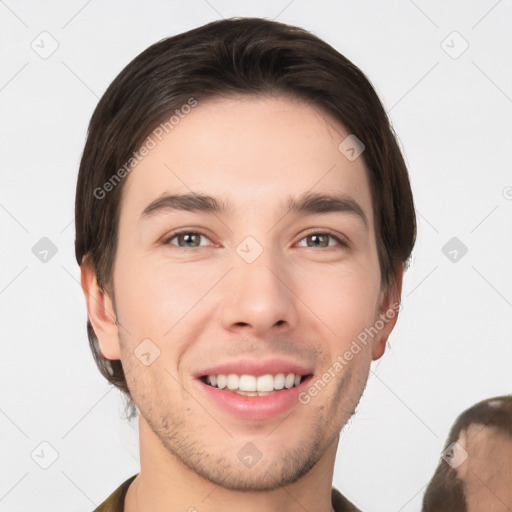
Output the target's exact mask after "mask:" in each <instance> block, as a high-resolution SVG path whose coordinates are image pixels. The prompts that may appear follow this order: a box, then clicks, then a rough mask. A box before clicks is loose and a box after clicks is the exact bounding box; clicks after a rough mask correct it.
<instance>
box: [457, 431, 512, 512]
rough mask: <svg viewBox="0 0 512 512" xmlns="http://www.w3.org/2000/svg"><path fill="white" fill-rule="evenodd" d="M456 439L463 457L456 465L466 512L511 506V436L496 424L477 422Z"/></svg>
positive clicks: (499, 511)
mask: <svg viewBox="0 0 512 512" xmlns="http://www.w3.org/2000/svg"><path fill="white" fill-rule="evenodd" d="M457 442H458V443H459V444H460V445H461V446H462V447H463V448H464V449H465V450H466V452H467V454H468V457H467V459H466V460H465V461H464V462H463V463H462V464H461V465H460V466H459V467H458V468H457V476H458V477H459V478H460V479H461V480H462V481H463V482H464V493H465V497H466V506H467V512H478V511H480V510H485V511H486V512H508V511H510V510H512V487H511V485H510V478H511V477H510V475H511V474H512V439H511V438H510V436H508V435H507V434H506V433H505V432H503V431H502V430H500V429H499V428H496V427H488V426H485V425H480V424H478V423H475V424H472V425H470V426H469V427H468V428H467V429H466V430H463V431H462V432H461V433H460V436H459V439H458V440H457Z"/></svg>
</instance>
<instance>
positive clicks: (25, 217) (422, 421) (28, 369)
mask: <svg viewBox="0 0 512 512" xmlns="http://www.w3.org/2000/svg"><path fill="white" fill-rule="evenodd" d="M511 14H512V6H511V2H510V1H507V0H502V1H494V0H493V1H464V2H454V1H452V2H449V1H446V0H444V1H442V2H441V1H439V2H432V1H429V2H427V1H420V0H417V1H416V2H413V1H408V0H401V1H388V2H377V1H357V2H356V1H353V2H352V1H337V2H327V1H317V2H306V1H301V0H294V1H293V0H292V1H291V2H290V0H283V1H277V0H274V1H266V2H265V1H258V2H254V1H249V0H246V1H244V2H234V1H221V0H208V1H206V0H195V1H189V2H172V1H167V2H163V1H145V2H142V1H139V2H134V1H122V2H121V1H110V2H100V1H99V0H90V1H89V2H87V1H85V0H73V1H67V2H65V1H54V2H36V1H32V2H29V1H19V2H15V1H14V0H5V1H2V2H0V44H1V46H0V48H1V53H0V59H1V65H0V109H1V113H0V119H1V124H0V173H1V175H0V178H1V187H0V226H1V233H2V238H1V240H2V250H1V252H0V258H1V259H0V314H1V319H0V326H1V358H0V511H10V512H22V511H29V510H30V511H32V512H43V511H52V512H61V511H62V512H64V511H69V510H76V511H84V512H85V511H89V510H92V509H94V508H95V506H96V505H98V504H99V503H101V502H102V501H103V500H104V499H105V498H106V496H108V495H109V494H110V493H111V492H112V491H113V490H114V489H115V488H116V487H117V486H118V485H119V484H120V483H121V482H123V481H124V480H125V479H126V478H128V477H130V476H132V475H133V474H135V473H137V472H138V471H139V465H138V459H137V447H136V443H137V438H136V433H135V431H134V430H133V428H132V427H130V425H129V424H128V423H127V422H126V421H125V420H123V419H122V418H121V416H122V407H121V405H122V402H121V399H120V395H119V393H118V392H117V391H116V390H112V388H111V387H110V386H109V385H108V384H107V382H106V381H104V380H103V378H102V377H101V376H100V375H99V373H98V371H97V370H96V367H95V365H94V362H93V359H92V356H91V354H90V351H89V346H88V341H87V335H86V329H85V325H86V309H85V302H84V298H83V295H82V291H81V288H80V286H79V281H78V280H79V268H78V266H77V264H76V261H75V258H74V245H73V244H74V224H73V215H74V213H73V209H74V193H75V184H76V177H77V169H78V163H79V159H80V155H81V151H82V149H83V144H84V141H85V134H86V127H87V123H88V121H89V118H90V116H91V114H92V112H93V109H94V107H95V105H96V103H97V101H98V99H99V97H100V96H101V95H102V94H103V92H104V91H105V89H106V88H107V86H108V85H109V83H110V82H111V81H112V80H113V79H114V77H115V76H116V75H117V74H118V73H119V72H120V71H121V69H122V68H123V67H124V66H125V65H126V64H127V63H128V62H129V61H130V60H131V59H132V58H134V57H135V56H136V55H137V54H138V53H140V52H141V51H142V50H143V49H145V48H146V47H147V46H149V45H150V44H152V43H154V42H156V41H158V40H160V39H162V38H164V37H168V36H171V35H174V34H177V33H180V32H183V31H185V30H188V29H190V28H193V27H196V26H199V25H202V24H204V23H207V22H209V21H212V20H215V19H218V18H220V17H225V18H227V17H231V16H262V17H267V18H270V19H276V20H277V21H282V22H285V23H290V24H295V25H299V26H302V27H304V28H306V29H308V30H311V31H312V32H314V33H315V34H317V35H318V36H320V37H321V38H323V39H325V40H326V41H327V42H329V43H330V44H332V45H333V46H335V47H336V48H337V49H338V50H339V51H340V52H341V53H343V54H344V55H346V56H347V57H348V58H349V59H351V60H353V61H354V63H355V64H357V65H358V66H359V67H360V68H361V69H362V70H363V71H364V72H365V73H366V74H367V75H368V77H369V78H370V80H371V81H372V82H373V83H374V85H375V87H376V89H377V91H378V93H379V95H380V96H381V98H382V101H383V103H384V105H385V107H386V109H387V111H388V112H389V114H390V117H391V119H392V122H393V125H394V128H395V130H396V132H397V134H398V136H399V138H400V141H401V144H402V145H403V148H404V153H405V156H406V159H407V162H408V165H409V169H410V175H411V180H412V187H413V192H414V195H415V201H416V206H417V214H418V222H419V226H418V242H417V245H416V248H415V251H414V257H413V262H412V266H411V268H410V270H409V271H408V272H407V273H406V277H405V283H404V293H403V305H404V307H403V310H402V312H401V314H400V319H399V322H398V325H397V327H396V329H395V331H394V333H393V334H392V336H391V338H390V347H389V350H388V351H387V352H386V354H385V355H384V357H383V358H382V359H381V360H380V361H379V362H378V363H376V364H375V365H374V366H373V369H372V371H373V372H375V373H372V374H371V377H370V380H369V384H368V387H367V390H366V392H365V394H364V396H363V398H362V401H361V403H360V407H359V412H358V413H357V415H356V416H355V418H354V419H353V421H352V422H351V423H350V424H349V425H348V427H347V428H346V429H345V431H344V434H343V437H342V441H341V443H340V447H339V452H338V458H337V462H336V467H335V475H334V482H333V483H334V485H335V486H336V487H338V488H339V489H340V490H341V491H342V492H343V493H344V494H346V496H347V497H349V498H350V499H351V500H353V501H354V502H355V503H356V504H357V505H358V506H360V507H361V508H362V509H363V510H364V511H365V512H388V511H393V512H398V511H404V512H409V511H411V512H412V511H419V510H420V506H421V498H422V494H423V491H424V487H425V485H426V484H427V482H428V481H429V479H430V477H431V476H432V474H433V472H434V469H435V467H436V465H437V462H438V458H439V455H440V452H441V450H442V447H443V444H444V442H445V439H446V436H447V434H448V430H449V428H450V426H451V424H452V423H453V421H454V419H455V418H456V416H457V415H458V414H459V413H460V412H462V411H463V410H464V409H465V408H467V407H469V406H471V405H472V404H474V403H475V402H477V401H479V400H481V399H484V398H488V397H492V396H497V395H502V394H506V393H510V392H511V389H512V377H511V374H512V372H511V371H510V368H511V363H512V344H511V341H512V326H511V322H510V320H511V313H512V200H511V199H512V188H511V187H512V171H511V164H512V149H511V148H512V116H511V111H512V66H511V60H510V57H511V55H510V54H511V51H510V49H511V48H512V31H511V30H510V19H511ZM43 31H47V32H48V33H49V34H51V37H52V38H54V39H55V40H56V41H57V42H58V48H57V50H56V51H55V52H54V53H53V54H52V55H51V56H49V57H48V58H47V59H43V58H41V57H40V56H39V55H38V54H37V53H36V52H35V51H34V50H33V49H32V48H31V42H32V41H34V40H35V42H36V43H37V42H38V41H40V37H48V36H39V34H40V33H41V32H43ZM453 31H457V32H458V33H459V34H460V36H461V37H462V38H464V40H465V41H467V43H468V44H469V47H468V49H467V50H466V51H465V52H464V53H463V54H462V55H460V56H459V57H458V58H452V57H451V56H450V55H448V53H447V52H446V51H445V50H448V51H451V52H452V56H453V54H456V53H458V52H459V51H460V50H461V49H462V48H463V45H464V41H463V40H462V39H461V37H459V36H457V35H453V34H452V32H453ZM448 36H449V37H448ZM38 37H39V39H38ZM447 37H448V39H446V38H447ZM443 41H445V43H442V42H443ZM49 43H51V39H47V40H46V46H45V47H46V48H49V47H50V46H49ZM39 44H40V45H41V43H39ZM449 47H451V49H450V48H449ZM507 187H508V188H507ZM44 236H46V237H48V238H49V239H50V240H51V241H52V242H53V243H54V244H55V245H56V247H57V249H58V252H57V253H56V255H55V256H54V257H53V258H51V259H50V260H49V261H48V262H46V263H43V262H41V261H40V260H39V259H38V258H36V257H35V255H34V254H33V253H32V247H33V246H34V245H35V244H36V243H37V242H38V241H39V240H40V239H41V238H42V237H44ZM454 236H455V237H457V238H459V239H460V240H461V241H462V242H463V243H464V244H465V245H466V246H467V248H468V252H467V254H465V255H464V256H463V257H461V258H460V259H458V261H456V262H453V261H451V260H450V259H449V258H448V257H446V256H445V255H444V254H443V252H442V250H441V249H442V247H443V246H444V245H445V244H446V243H447V242H448V240H450V239H451V238H452V237H454ZM41 442H47V443H49V444H50V445H51V446H52V447H53V449H54V450H55V451H56V452H57V453H58V458H57V459H56V461H55V462H54V463H53V464H52V465H51V466H50V467H49V468H48V469H42V468H41V467H40V466H39V465H38V464H36V462H34V460H33V459H32V458H31V453H32V452H33V451H34V450H36V452H35V453H36V454H39V455H40V459H39V462H40V463H44V460H43V459H44V458H45V457H46V459H47V462H50V458H51V456H52V449H51V448H49V447H48V446H47V445H43V447H41V446H40V443H41ZM43 453H44V456H43V455H42V454H43ZM36 458H37V457H36ZM311 512H313V511H311Z"/></svg>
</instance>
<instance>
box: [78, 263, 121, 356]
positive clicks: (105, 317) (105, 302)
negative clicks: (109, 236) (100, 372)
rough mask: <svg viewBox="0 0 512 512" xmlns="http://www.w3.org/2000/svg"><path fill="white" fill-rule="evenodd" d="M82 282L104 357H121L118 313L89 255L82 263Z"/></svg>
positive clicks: (88, 312)
mask: <svg viewBox="0 0 512 512" xmlns="http://www.w3.org/2000/svg"><path fill="white" fill-rule="evenodd" d="M80 283H81V285H82V291H83V292H84V296H85V302H86V304H87V316H88V317H89V320H90V322H91V325H92V328H93V329H94V333H95V334H96V337H97V338H98V343H99V346H100V351H101V354H102V356H103V357H105V358H106V359H110V360H115V359H121V354H120V352H121V351H120V347H119V336H118V334H119V333H118V327H117V320H116V314H115V311H114V307H113V304H112V300H111V298H110V297H109V295H108V293H106V292H105V291H104V290H102V289H101V287H100V286H99V284H98V281H97V278H96V272H95V270H94V267H93V265H92V263H91V261H90V258H89V255H86V256H84V258H83V259H82V264H81V265H80Z"/></svg>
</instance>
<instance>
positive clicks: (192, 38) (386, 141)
mask: <svg viewBox="0 0 512 512" xmlns="http://www.w3.org/2000/svg"><path fill="white" fill-rule="evenodd" d="M239 94H284V95H288V96H293V97H296V98H300V99H302V100H305V101H307V102H308V103H310V104H312V105H313V106H315V107H317V108H320V109H322V110H323V111H324V112H327V113H329V114H330V115H331V116H332V117H334V119H336V120H338V121H339V123H341V124H342V125H343V126H345V127H346V129H347V130H348V131H349V133H351V134H354V135H355V136H356V137H357V138H358V139H360V140H361V141H362V142H363V144H364V146H365V149H364V154H363V157H364V161H365V163H366V166H367V168H368V171H369V176H368V177H369V181H370V187H371V194H372V201H373V205H374V212H375V214H374V216H375V230H376V242H377V249H378V255H379V263H380V269H381V276H382V283H383V285H385V286H388V285H389V284H391V282H392V281H393V280H394V277H395V275H396V270H395V265H396V263H398V262H404V263H407V261H408V259H409V257H410V254H411V251H412V248H413V246H414V242H415V237H416V219H415V212H414V204H413V198H412V192H411V188H410V183H409V177H408V173H407V168H406V165H405V162H404V159H403V157H402V154H401V151H400V148H399V146H398V144H397V141H396V138H395V135H394V132H393V129H392V127H391V125H390V122H389V120H388V117H387V115H386V112H385V110H384V108H383V106H382V104H381V102H380V100H379V98H378V97H377V94H376V93H375V91H374V89H373V87H372V85H371V83H370V82H369V80H368V79H367V78H366V76H365V75H364V74H363V73H362V72H361V70H360V69H359V68H357V67H356V66H355V65H354V64H352V63H351V62H350V61H349V60H348V59H346V58H345V57H344V56H343V55H341V54H340V53H339V52H338V51H336V50H335V49H334V48H333V47H331V46H330V45H328V44H327V43H325V42H324V41H322V40H321V39H319V38H318V37H316V36H315V35H313V34H312V33H310V32H308V31H306V30H304V29H301V28H298V27H294V26H290V25H286V24H283V23H278V22H274V21H268V20H265V19H260V18H232V19H225V20H221V21H215V22H212V23H209V24H207V25H204V26H202V27H199V28H196V29H193V30H190V31H188V32H185V33H182V34H179V35H176V36H174V37H170V38H167V39H164V40H162V41H159V42H158V43H156V44H154V45H152V46H150V47H149V48H147V49H146V50H145V51H144V52H142V53H141V54H140V55H138V56H137V57H136V58H135V59H134V60H133V61H132V62H130V63H129V64H128V65H127V66H126V67H125V68H124V69H123V70H122V71H121V73H120V74H119V75H118V76H117V77H116V78H115V80H114V81H113V82H112V83H111V85H110V86H109V87H108V89H107V91H106V92H105V94H104V95H103V97H102V98H101V100H100V101H99V103H98V105H97V107H96V109H95V111H94V113H93V115H92V118H91V121H90V124H89V131H88V136H87V141H86V144H85V148H84V152H83V156H82V160H81V162H80V170H79V174H78V183H77V189H76V203H75V229H76V240H75V254H76V259H77V262H78V264H79V265H80V264H81V263H82V258H83V257H84V256H85V255H87V256H88V257H90V259H91V263H92V265H93V267H94V269H95V271H96V277H97V280H98V283H99V285H100V287H102V289H104V290H106V291H107V292H109V293H110V291H111V280H112V269H113V264H114V259H115V255H116V247H117V236H118V222H119V215H120V204H121V192H122V185H123V183H124V181H125V180H123V181H122V182H121V183H119V185H117V186H114V187H109V188H112V190H111V191H109V192H108V194H105V196H104V197H100V198H98V193H97V192H95V191H98V190H101V189H102V187H103V186H104V184H106V183H107V182H109V180H112V178H113V177H114V175H115V173H116V171H117V170H119V169H121V168H122V167H123V166H125V164H126V162H128V161H129V160H130V158H131V157H132V155H133V154H134V152H136V151H137V150H138V149H139V148H140V147H141V145H142V144H143V142H144V140H145V139H146V138H147V137H148V135H149V134H150V133H151V132H152V130H154V129H155V127H157V126H158V125H159V124H160V123H161V122H162V121H163V120H164V119H166V118H168V116H169V115H170V113H172V112H174V111H175V110H176V109H177V108H180V107H181V106H182V105H185V104H186V103H187V102H188V101H189V99H190V98H195V100H197V101H202V100H206V99H209V98H214V97H219V96H230V95H239ZM340 142H341V141H340ZM122 174H123V175H124V173H122ZM87 332H88V336H89V342H90V345H91V349H92V352H93V355H94V358H95V361H96V364H97V365H98V368H99V370H100V372H101V373H102V374H103V375H104V377H105V378H107V379H108V380H109V381H110V382H111V383H112V384H114V385H115V386H116V387H118V388H119V389H121V390H122V391H123V392H124V393H126V395H127V397H128V398H129V390H128V387H127V384H126V379H125V376H124V373H123V368H122V366H121V363H120V361H109V360H107V359H105V358H104V357H103V356H102V355H101V353H100V350H99V346H98V340H97V338H96V335H95V333H94V330H93V328H92V326H91V323H90V321H89V320H88V322H87Z"/></svg>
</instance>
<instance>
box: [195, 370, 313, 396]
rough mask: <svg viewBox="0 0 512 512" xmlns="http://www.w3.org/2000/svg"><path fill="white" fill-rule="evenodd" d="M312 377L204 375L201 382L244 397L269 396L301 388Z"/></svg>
mask: <svg viewBox="0 0 512 512" xmlns="http://www.w3.org/2000/svg"><path fill="white" fill-rule="evenodd" d="M309 377H311V375H299V374H295V373H275V374H271V373H268V374H266V375H258V376H255V375H246V374H244V375H237V374H235V373H230V374H218V375H204V376H202V377H200V380H201V381H202V382H203V383H204V384H206V385H208V386H211V387H213V388H217V389H220V390H223V391H227V392H231V393H235V394H237V395H242V396H268V395H273V394H275V393H277V392H279V391H282V390H286V389H291V388H294V387H297V386H299V385H300V384H301V383H302V382H304V381H305V380H306V379H308V378H309Z"/></svg>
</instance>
